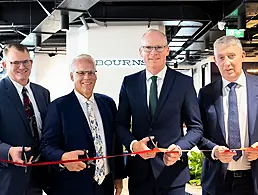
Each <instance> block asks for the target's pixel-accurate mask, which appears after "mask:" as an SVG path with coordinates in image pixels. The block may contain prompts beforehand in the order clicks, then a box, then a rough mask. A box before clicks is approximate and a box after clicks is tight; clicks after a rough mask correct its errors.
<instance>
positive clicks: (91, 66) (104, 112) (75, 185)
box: [42, 54, 124, 195]
mask: <svg viewBox="0 0 258 195" xmlns="http://www.w3.org/2000/svg"><path fill="white" fill-rule="evenodd" d="M96 72H97V71H96V64H95V60H94V59H93V58H92V57H91V56H89V55H86V54H82V55H79V56H78V57H76V58H75V59H74V60H73V63H72V65H71V73H70V76H71V80H72V81H73V82H74V90H73V92H71V93H70V94H68V95H65V96H63V97H60V98H58V99H57V100H55V101H53V102H52V103H51V104H50V106H49V109H48V112H47V116H46V120H45V128H44V130H43V138H42V154H43V156H44V157H45V158H46V159H47V160H49V161H60V160H71V159H79V158H86V153H87V155H88V156H89V157H95V156H110V155H114V154H122V153H123V148H122V145H121V144H118V142H117V141H116V135H115V133H116V132H115V128H114V127H115V126H114V124H115V115H116V112H117V109H116V105H115V102H114V101H113V99H112V98H110V97H108V96H106V95H103V94H98V93H93V89H94V86H95V83H96V80H97V76H96ZM84 150H87V151H86V153H85V151H84ZM61 167H63V168H61ZM123 178H124V162H123V157H122V158H121V157H117V158H109V159H101V160H97V161H96V162H95V165H90V164H89V162H82V161H79V162H74V163H64V164H62V165H59V166H54V168H53V170H52V179H51V182H50V193H49V195H71V194H74V193H75V194H76V195H84V194H87V195H113V194H114V189H115V194H116V195H120V194H121V191H122V179H123Z"/></svg>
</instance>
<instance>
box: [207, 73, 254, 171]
mask: <svg viewBox="0 0 258 195" xmlns="http://www.w3.org/2000/svg"><path fill="white" fill-rule="evenodd" d="M229 83H230V82H229V81H227V80H225V79H224V78H222V96H223V110H224V122H225V133H226V142H227V144H228V96H229V91H230V88H229V87H228V86H227V85H228V84H229ZM235 83H237V84H238V85H237V86H236V95H237V107H238V114H239V127H240V139H241V147H249V135H248V115H247V87H246V77H245V74H244V72H243V71H242V73H241V75H240V76H239V78H238V79H237V80H236V81H235ZM215 147H216V146H215ZM215 147H214V149H215ZM214 149H213V154H212V157H214ZM250 168H251V167H250V162H249V161H248V160H247V157H246V156H245V155H244V153H243V155H242V156H241V157H240V158H239V160H238V161H235V160H232V161H231V162H230V163H229V164H228V170H231V171H234V170H248V169H250Z"/></svg>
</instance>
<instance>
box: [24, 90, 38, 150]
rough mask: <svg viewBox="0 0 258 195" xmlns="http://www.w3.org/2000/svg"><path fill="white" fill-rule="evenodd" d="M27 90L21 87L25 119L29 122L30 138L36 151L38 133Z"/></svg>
mask: <svg viewBox="0 0 258 195" xmlns="http://www.w3.org/2000/svg"><path fill="white" fill-rule="evenodd" d="M27 92H28V90H27V89H26V88H25V87H23V89H22V96H23V105H24V109H25V112H26V116H27V119H28V121H29V126H30V129H31V133H32V137H33V142H34V143H33V149H37V148H38V146H39V132H38V127H37V122H36V117H35V113H34V109H33V106H32V103H31V101H30V99H29V97H28V95H27Z"/></svg>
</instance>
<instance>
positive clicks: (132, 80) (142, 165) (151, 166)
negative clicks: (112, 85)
mask: <svg viewBox="0 0 258 195" xmlns="http://www.w3.org/2000/svg"><path fill="white" fill-rule="evenodd" d="M139 52H140V55H141V56H142V57H143V58H144V62H145V64H146V69H145V70H143V71H140V72H137V73H135V74H132V75H129V76H126V77H125V78H124V80H123V83H122V87H121V91H120V97H119V107H118V113H117V123H116V125H117V133H118V137H119V140H120V141H121V142H122V143H123V144H124V145H125V147H126V148H127V149H128V151H132V152H139V151H143V150H149V149H152V147H153V145H151V144H150V142H151V141H150V139H154V142H157V143H158V147H161V148H167V150H168V151H172V150H174V151H176V152H175V153H165V154H163V153H157V154H155V153H147V154H140V155H136V156H130V157H128V160H127V165H126V169H127V174H128V176H129V186H128V187H129V192H130V194H131V195H141V194H148V195H159V194H162V195H183V194H185V184H186V182H187V181H188V180H189V178H190V176H189V169H188V161H187V154H186V153H183V154H181V149H191V148H193V147H194V146H195V145H196V144H197V143H198V142H199V140H200V139H201V137H202V123H201V116H200V112H199V107H198V101H197V96H196V92H195V89H194V86H193V81H192V78H191V77H189V76H185V75H183V74H181V73H179V72H177V71H175V70H172V69H170V68H168V67H167V66H166V65H165V64H166V56H168V55H169V47H168V45H167V40H166V36H165V35H164V34H163V33H162V32H160V31H158V30H149V31H148V32H146V33H145V34H144V35H143V37H142V46H141V48H140V49H139ZM131 120H132V129H131V131H130V123H131ZM184 122H185V124H186V126H187V129H188V132H187V134H186V135H185V136H184V133H183V123H184Z"/></svg>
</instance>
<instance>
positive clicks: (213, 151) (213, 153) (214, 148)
mask: <svg viewBox="0 0 258 195" xmlns="http://www.w3.org/2000/svg"><path fill="white" fill-rule="evenodd" d="M218 147H219V146H218V145H217V146H214V147H213V149H212V152H211V158H212V159H213V160H218V158H216V157H215V150H216V149H217V148H218Z"/></svg>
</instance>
